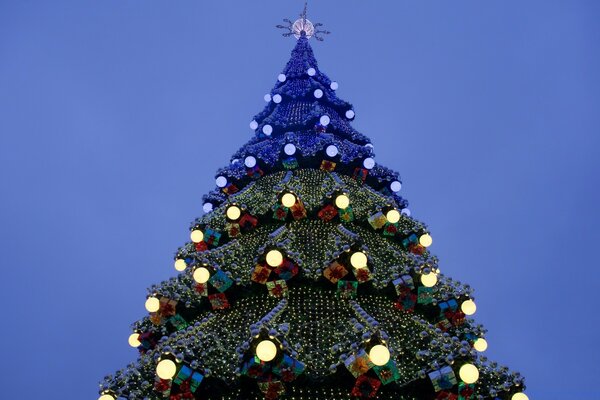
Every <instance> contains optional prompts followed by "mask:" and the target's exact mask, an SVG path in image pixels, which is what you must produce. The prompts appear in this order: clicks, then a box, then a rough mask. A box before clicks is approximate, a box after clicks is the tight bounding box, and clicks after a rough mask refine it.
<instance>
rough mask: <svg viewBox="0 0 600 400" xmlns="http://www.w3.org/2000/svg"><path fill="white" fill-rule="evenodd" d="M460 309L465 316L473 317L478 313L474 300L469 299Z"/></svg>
mask: <svg viewBox="0 0 600 400" xmlns="http://www.w3.org/2000/svg"><path fill="white" fill-rule="evenodd" d="M460 309H461V310H462V312H464V313H465V315H473V314H475V311H477V306H476V305H475V302H474V301H473V300H471V299H469V300H465V301H463V302H462V304H461V305H460Z"/></svg>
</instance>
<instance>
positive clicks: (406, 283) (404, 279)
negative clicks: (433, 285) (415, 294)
mask: <svg viewBox="0 0 600 400" xmlns="http://www.w3.org/2000/svg"><path fill="white" fill-rule="evenodd" d="M392 284H393V285H394V288H396V293H397V294H399V295H400V294H401V293H402V292H404V290H405V288H408V289H414V288H415V283H414V281H413V278H412V276H410V275H402V276H401V277H400V278H398V279H395V280H393V281H392Z"/></svg>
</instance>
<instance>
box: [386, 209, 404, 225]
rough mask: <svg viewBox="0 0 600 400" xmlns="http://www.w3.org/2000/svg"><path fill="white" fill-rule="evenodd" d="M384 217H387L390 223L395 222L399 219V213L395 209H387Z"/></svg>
mask: <svg viewBox="0 0 600 400" xmlns="http://www.w3.org/2000/svg"><path fill="white" fill-rule="evenodd" d="M385 217H386V218H387V220H388V222H389V223H390V224H395V223H396V222H398V221H400V213H399V212H398V210H396V209H392V210H390V211H388V212H387V213H386V214H385Z"/></svg>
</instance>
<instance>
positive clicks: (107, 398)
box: [98, 393, 116, 400]
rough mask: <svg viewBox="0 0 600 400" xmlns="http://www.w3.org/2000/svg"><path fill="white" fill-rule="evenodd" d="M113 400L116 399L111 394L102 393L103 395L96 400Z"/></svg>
mask: <svg viewBox="0 0 600 400" xmlns="http://www.w3.org/2000/svg"><path fill="white" fill-rule="evenodd" d="M115 399H116V397H115V396H113V395H112V394H108V393H104V394H103V395H101V396H100V397H98V400H115Z"/></svg>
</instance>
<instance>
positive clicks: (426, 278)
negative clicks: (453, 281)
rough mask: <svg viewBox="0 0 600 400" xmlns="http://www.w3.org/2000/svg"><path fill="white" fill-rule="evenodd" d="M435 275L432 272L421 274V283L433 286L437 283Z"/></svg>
mask: <svg viewBox="0 0 600 400" xmlns="http://www.w3.org/2000/svg"><path fill="white" fill-rule="evenodd" d="M437 281H438V278H437V275H436V274H435V273H433V272H430V273H428V274H423V275H421V283H422V284H423V286H425V287H433V286H435V284H436V283H437Z"/></svg>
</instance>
